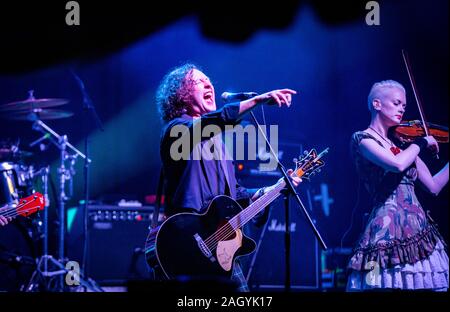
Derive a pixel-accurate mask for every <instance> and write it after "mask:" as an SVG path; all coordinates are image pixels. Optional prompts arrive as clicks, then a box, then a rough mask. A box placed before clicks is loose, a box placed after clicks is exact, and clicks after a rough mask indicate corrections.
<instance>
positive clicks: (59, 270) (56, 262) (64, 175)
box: [25, 120, 102, 291]
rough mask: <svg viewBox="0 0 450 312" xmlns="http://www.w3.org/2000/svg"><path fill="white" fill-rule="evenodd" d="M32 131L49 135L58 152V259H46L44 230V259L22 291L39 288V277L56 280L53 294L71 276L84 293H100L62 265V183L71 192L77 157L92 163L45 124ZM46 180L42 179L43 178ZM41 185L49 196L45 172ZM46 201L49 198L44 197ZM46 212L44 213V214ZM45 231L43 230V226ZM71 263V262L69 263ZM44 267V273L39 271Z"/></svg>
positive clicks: (64, 195)
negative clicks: (52, 269)
mask: <svg viewBox="0 0 450 312" xmlns="http://www.w3.org/2000/svg"><path fill="white" fill-rule="evenodd" d="M33 129H34V130H37V131H40V132H43V133H44V134H51V135H52V136H53V137H54V138H56V140H57V141H56V140H51V141H52V142H53V143H54V144H55V145H56V146H57V147H58V148H59V150H60V157H61V159H60V166H59V168H58V175H59V196H58V204H59V207H58V219H59V220H58V221H59V229H58V259H54V258H53V257H52V256H51V255H48V245H47V244H48V243H47V236H48V231H47V230H48V229H47V230H44V232H46V233H45V236H46V239H45V242H44V255H43V256H42V257H41V259H40V260H39V261H38V262H37V269H36V271H35V272H34V273H33V275H32V277H31V280H30V282H29V284H28V285H27V287H26V289H25V291H35V290H36V287H37V286H38V284H39V282H38V281H36V280H37V279H38V278H39V277H50V278H52V277H57V278H58V279H57V285H56V287H55V289H56V291H64V289H65V285H64V276H65V277H66V283H67V278H68V274H72V275H71V276H72V277H75V276H74V275H76V280H77V281H78V282H79V284H80V285H82V286H84V287H86V288H87V289H90V290H93V291H102V289H101V288H100V287H99V286H98V285H97V284H96V283H95V281H93V280H92V279H90V278H87V280H85V279H84V278H83V277H82V274H80V272H79V270H78V272H74V271H70V270H68V269H67V267H66V266H65V265H64V263H66V265H69V262H68V261H67V259H66V258H65V255H64V247H65V244H64V240H65V232H66V230H65V202H66V201H67V200H68V199H69V197H68V196H67V195H66V192H65V183H66V181H67V180H68V181H69V182H70V189H71V186H72V184H71V183H72V178H73V175H74V174H75V170H74V165H75V161H76V159H77V157H78V156H80V157H82V158H84V159H85V160H86V161H87V162H90V161H91V160H90V159H88V158H86V156H85V155H84V154H83V153H81V152H80V151H79V150H78V149H76V148H75V147H74V146H73V145H71V144H70V143H69V142H68V139H67V135H62V136H61V135H59V134H57V133H56V132H54V131H53V130H52V129H51V128H50V127H48V126H47V125H46V124H45V123H43V122H42V121H41V120H37V121H35V123H34V124H33ZM68 148H69V149H71V150H72V151H73V152H74V154H72V155H71V154H69V153H68V151H67V149H68ZM67 160H69V161H70V166H69V168H66V165H65V162H66V161H67ZM44 177H45V178H44ZM43 181H44V192H45V193H46V194H47V193H48V183H47V182H48V171H45V174H44V175H43ZM69 195H70V196H71V195H72V190H70V191H69ZM47 197H48V196H47ZM45 212H47V209H46V210H45ZM45 222H46V223H48V215H46V219H45ZM44 229H46V227H45V226H44ZM71 263H73V262H71ZM42 264H43V267H44V268H43V269H42V268H41V267H42ZM49 264H52V265H53V266H54V267H55V268H56V271H52V272H49V271H48V268H49ZM47 286H48V285H47V284H46V287H45V290H48V289H49V287H47Z"/></svg>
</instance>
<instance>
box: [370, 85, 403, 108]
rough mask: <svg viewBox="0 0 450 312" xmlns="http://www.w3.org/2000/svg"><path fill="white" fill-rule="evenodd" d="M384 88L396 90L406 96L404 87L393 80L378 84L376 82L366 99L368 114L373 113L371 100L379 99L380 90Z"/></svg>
mask: <svg viewBox="0 0 450 312" xmlns="http://www.w3.org/2000/svg"><path fill="white" fill-rule="evenodd" d="M386 88H398V89H400V90H402V91H403V92H404V93H405V94H406V90H405V87H403V85H402V84H401V83H400V82H397V81H395V80H383V81H380V82H376V83H374V84H373V86H372V88H371V89H370V92H369V96H368V98H367V106H368V107H369V111H370V112H372V111H373V105H372V103H373V100H374V99H376V98H379V97H380V93H381V92H382V90H383V89H386Z"/></svg>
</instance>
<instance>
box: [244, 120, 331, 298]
mask: <svg viewBox="0 0 450 312" xmlns="http://www.w3.org/2000/svg"><path fill="white" fill-rule="evenodd" d="M250 115H251V116H252V118H253V121H254V122H255V124H256V125H257V127H258V130H259V132H260V133H261V135H262V137H263V138H264V140H265V142H266V144H267V146H268V147H269V149H270V153H271V155H272V157H273V158H274V159H275V161H276V162H277V167H278V170H280V172H281V173H282V175H283V177H284V180H285V182H286V188H287V190H286V195H285V196H286V206H285V211H286V216H285V218H286V233H285V252H286V255H285V257H286V279H285V290H286V291H289V290H290V256H291V255H290V241H291V238H290V229H289V225H290V223H289V222H290V221H289V207H288V201H289V195H294V198H295V199H296V200H297V203H298V205H299V206H300V207H301V210H302V212H303V213H304V215H305V217H306V219H307V220H308V222H309V224H310V226H311V228H312V230H313V232H314V234H315V235H316V237H317V240H318V241H319V242H320V244H321V245H322V248H323V249H324V250H326V249H327V245H326V244H325V242H324V240H323V239H322V236H321V235H320V233H319V231H318V230H317V228H316V226H315V224H314V222H313V221H312V219H311V217H310V215H309V213H308V211H307V210H306V208H305V206H304V205H303V202H302V201H301V199H300V196H299V195H298V193H297V192H296V191H295V188H294V186H293V185H292V182H291V179H290V178H289V176H288V174H287V173H286V169H285V168H284V166H283V165H282V164H281V162H280V160H279V159H278V157H277V155H276V153H275V151H274V150H273V148H272V146H271V145H270V143H269V140H268V139H267V137H266V134H265V133H264V131H263V130H262V128H261V125H260V124H259V123H258V120H257V119H256V117H255V115H254V114H253V112H250Z"/></svg>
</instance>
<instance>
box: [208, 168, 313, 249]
mask: <svg viewBox="0 0 450 312" xmlns="http://www.w3.org/2000/svg"><path fill="white" fill-rule="evenodd" d="M305 165H306V164H303V166H302V167H300V169H303V168H304V166H305ZM292 176H297V177H298V174H297V170H295V171H294V172H293V174H292ZM283 182H284V181H281V182H280V183H278V184H277V185H276V186H275V188H274V190H277V191H278V189H280V190H281V189H282V188H283V187H284V186H285V184H284V185H283ZM280 186H281V187H280ZM268 194H269V193H266V194H264V195H263V196H261V197H260V198H259V199H258V200H257V201H255V203H254V204H256V203H258V204H259V203H262V205H263V206H266V205H267V203H268V202H269V201H271V200H274V199H276V198H277V197H278V196H279V195H280V194H279V193H278V194H277V196H276V197H275V198H274V199H272V198H270V200H268V199H269V197H268V196H267V195H268ZM249 214H250V215H249ZM238 215H239V214H238ZM238 215H236V216H234V217H233V218H232V219H230V221H228V222H227V223H226V224H225V225H223V226H222V227H221V228H219V229H218V230H217V231H216V232H214V233H213V234H212V235H210V236H209V237H208V238H207V239H206V240H205V244H206V246H207V247H208V248H210V249H214V248H216V247H217V244H218V243H219V242H220V241H222V240H225V239H226V238H228V237H230V236H231V235H232V234H233V233H235V232H236V230H235V229H234V228H233V225H232V224H231V223H230V222H238V221H236V220H237V216H238ZM242 215H243V216H244V218H242V221H241V224H245V223H247V222H248V221H249V220H250V219H251V218H252V216H251V213H250V210H244V211H243V212H242ZM237 225H239V224H237ZM230 227H231V229H230ZM211 243H212V245H211Z"/></svg>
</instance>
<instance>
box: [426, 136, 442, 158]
mask: <svg viewBox="0 0 450 312" xmlns="http://www.w3.org/2000/svg"><path fill="white" fill-rule="evenodd" d="M424 138H425V140H427V142H428V145H427V148H428V149H430V150H431V152H432V153H433V154H438V153H439V144H438V143H437V142H436V139H435V138H434V137H433V136H431V135H429V136H426V137H424Z"/></svg>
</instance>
